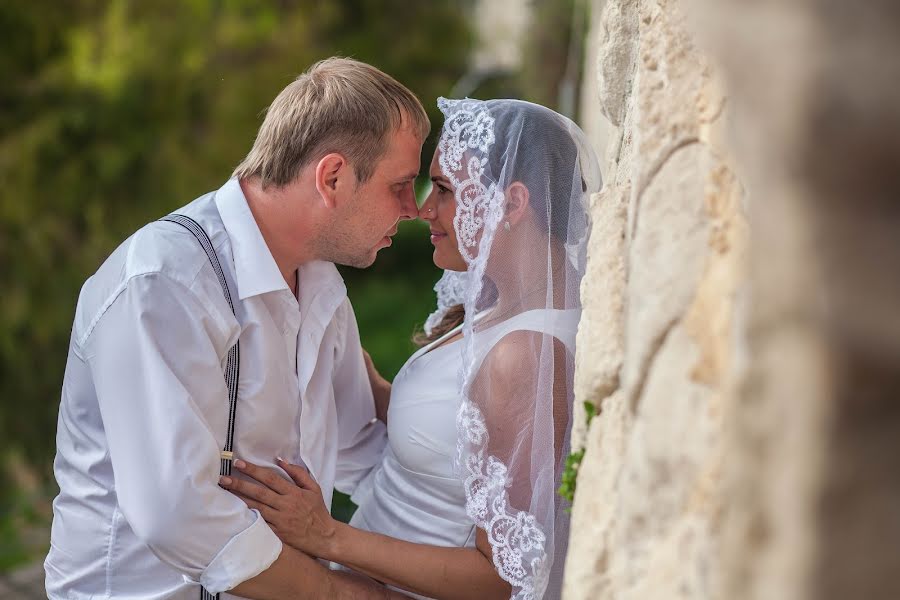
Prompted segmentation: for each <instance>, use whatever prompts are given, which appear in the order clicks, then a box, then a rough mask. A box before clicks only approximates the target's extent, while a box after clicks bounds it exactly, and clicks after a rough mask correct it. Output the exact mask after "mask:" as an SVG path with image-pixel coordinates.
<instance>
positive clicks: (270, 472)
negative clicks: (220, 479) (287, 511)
mask: <svg viewBox="0 0 900 600" xmlns="http://www.w3.org/2000/svg"><path fill="white" fill-rule="evenodd" d="M234 467H235V468H236V469H237V470H238V471H240V472H241V473H243V474H244V475H247V476H249V477H252V478H253V479H255V480H257V481H258V482H260V483H261V484H263V485H265V486H266V487H268V488H269V489H272V490H275V491H276V492H278V493H279V494H288V493H290V492H291V489H292V488H293V487H294V486H293V485H291V484H290V483H289V482H287V481H285V480H284V478H283V477H282V476H281V475H279V474H278V473H277V472H276V471H275V470H274V469H267V468H266V467H260V466H257V465H254V464H253V463H248V462H246V461H243V460H236V461H234Z"/></svg>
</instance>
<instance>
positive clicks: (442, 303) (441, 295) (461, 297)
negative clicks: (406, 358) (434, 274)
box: [423, 271, 469, 335]
mask: <svg viewBox="0 0 900 600" xmlns="http://www.w3.org/2000/svg"><path fill="white" fill-rule="evenodd" d="M468 275H469V274H468V273H465V272H461V271H444V274H443V275H442V276H441V278H440V279H438V281H437V283H435V284H434V291H435V293H436V294H437V309H436V310H435V311H434V312H433V313H431V314H430V315H428V319H426V320H425V326H424V327H423V329H424V330H425V334H426V335H431V332H432V331H434V328H435V327H437V326H438V325H440V323H441V321H442V320H443V319H444V315H446V314H447V311H448V310H450V308H452V307H454V306H456V305H457V304H462V303H463V302H465V297H466V287H467V282H468V280H469V277H468Z"/></svg>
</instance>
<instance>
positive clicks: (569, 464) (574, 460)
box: [557, 402, 597, 502]
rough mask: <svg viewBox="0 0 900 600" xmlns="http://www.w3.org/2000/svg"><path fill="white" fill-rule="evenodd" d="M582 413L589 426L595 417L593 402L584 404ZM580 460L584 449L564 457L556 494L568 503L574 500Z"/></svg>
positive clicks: (595, 409) (595, 410)
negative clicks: (564, 464)
mask: <svg viewBox="0 0 900 600" xmlns="http://www.w3.org/2000/svg"><path fill="white" fill-rule="evenodd" d="M584 412H585V415H586V418H587V423H588V425H590V424H591V420H592V419H593V418H594V417H595V416H597V407H596V406H594V403H593V402H585V403H584ZM582 459H584V448H582V449H581V450H578V451H577V452H572V453H571V454H569V456H567V457H566V466H565V469H563V474H562V478H561V480H560V485H559V489H558V490H557V493H558V494H559V495H560V496H562V497H563V498H565V499H566V500H568V501H569V502H572V501H573V500H574V499H575V484H576V481H577V479H578V468H579V467H580V466H581V461H582Z"/></svg>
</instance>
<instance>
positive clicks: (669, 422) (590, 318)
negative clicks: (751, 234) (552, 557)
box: [564, 0, 747, 599]
mask: <svg viewBox="0 0 900 600" xmlns="http://www.w3.org/2000/svg"><path fill="white" fill-rule="evenodd" d="M600 9H602V16H601V17H600V18H599V20H598V28H599V31H593V32H592V33H591V35H592V36H596V37H595V38H594V40H595V42H594V43H596V44H598V45H599V47H600V52H599V53H598V61H599V62H598V65H597V66H596V73H597V76H598V80H599V93H598V103H597V106H596V107H595V110H597V111H598V112H599V113H601V114H602V115H604V116H605V117H606V118H608V119H609V121H610V123H611V127H612V129H611V132H610V134H609V136H608V139H607V141H606V146H605V152H604V159H603V163H604V175H605V186H606V187H605V188H604V190H603V191H602V192H601V193H600V194H599V195H598V197H596V198H595V199H594V201H593V203H592V210H593V216H594V223H595V229H594V230H593V232H592V239H591V251H590V253H589V259H588V272H589V277H588V278H587V283H586V284H585V286H584V288H583V294H582V295H583V298H584V304H585V312H584V317H583V320H582V325H581V328H580V330H579V338H578V339H579V356H578V371H577V374H576V394H577V396H576V397H577V400H578V402H576V411H577V413H576V414H579V415H580V404H581V401H585V400H586V401H591V402H593V403H594V404H595V405H597V406H598V407H599V409H600V410H599V415H598V416H597V417H596V418H595V419H594V420H593V422H592V424H591V426H590V429H589V431H587V432H585V433H583V432H582V429H579V426H580V423H579V419H576V429H575V434H574V435H573V440H574V443H573V446H574V447H576V448H578V447H581V446H582V445H583V446H584V447H585V448H586V454H585V458H584V462H583V464H582V466H581V469H580V473H579V478H578V488H577V491H576V497H575V503H574V506H573V513H572V518H573V526H572V532H573V533H572V539H571V542H570V549H569V557H568V561H567V571H566V580H565V585H564V596H565V597H566V598H585V599H587V598H590V599H603V598H609V599H612V598H616V599H631V598H685V599H688V598H710V597H715V596H714V591H713V590H714V589H717V588H718V587H720V586H721V585H722V580H721V577H720V544H719V536H718V532H719V531H720V530H721V528H722V525H721V523H722V512H723V506H722V486H723V465H724V462H725V459H724V452H725V449H726V444H725V439H724V436H723V428H724V425H723V423H724V421H725V419H726V416H727V414H728V410H729V407H730V406H731V404H733V399H734V387H735V385H734V377H733V372H734V370H735V369H734V364H735V362H736V358H735V355H736V354H737V353H738V349H739V347H740V344H739V338H740V335H739V329H738V328H737V327H736V326H735V319H736V317H735V314H736V305H737V303H738V298H739V290H740V289H741V287H742V286H743V285H744V284H745V281H746V274H745V271H746V269H745V267H744V261H745V248H746V243H747V242H746V237H747V231H746V229H747V228H746V223H745V217H744V214H743V204H742V203H743V195H744V192H743V189H742V187H741V186H740V184H739V183H738V179H737V177H736V176H735V174H734V172H733V169H732V167H731V166H730V155H729V153H728V151H727V149H726V147H725V144H724V143H723V141H722V138H723V137H724V136H723V135H722V129H723V124H722V121H723V115H724V106H725V97H724V94H723V92H722V91H721V87H720V85H719V82H718V80H717V79H716V78H715V76H714V74H713V72H712V69H711V68H710V66H709V63H708V61H707V60H706V59H705V57H704V56H703V55H702V54H701V53H700V52H698V50H697V48H696V45H695V44H694V42H693V39H692V36H691V34H690V32H689V30H688V24H687V22H686V19H685V17H684V14H683V7H682V5H681V2H677V1H672V0H656V1H650V0H643V1H640V2H633V1H625V0H622V1H617V0H606V1H605V2H602V3H597V5H596V6H595V10H600ZM616 234H618V237H617V235H616Z"/></svg>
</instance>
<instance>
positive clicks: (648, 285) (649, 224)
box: [623, 144, 713, 402]
mask: <svg viewBox="0 0 900 600" xmlns="http://www.w3.org/2000/svg"><path fill="white" fill-rule="evenodd" d="M712 160H713V159H712V156H711V154H710V152H709V151H708V150H707V149H706V148H704V147H703V146H701V145H699V144H692V145H689V146H686V147H684V148H681V149H680V150H678V151H676V152H675V153H674V154H673V155H671V156H670V157H669V159H668V160H667V161H666V163H665V164H663V165H662V166H661V167H660V170H659V171H658V173H657V175H656V177H654V178H653V180H652V181H651V182H650V184H649V185H648V186H647V188H646V189H645V191H644V193H643V194H642V195H641V196H640V197H639V198H638V200H637V205H638V208H637V209H636V216H635V225H634V228H635V229H634V234H633V236H632V240H631V247H630V248H629V258H628V262H629V274H628V277H629V282H628V310H627V314H628V316H627V323H626V358H625V365H624V369H623V383H624V385H625V386H626V388H627V389H628V390H629V394H630V395H631V396H632V399H633V402H637V401H638V398H639V397H640V394H641V389H640V388H641V386H642V385H643V383H644V379H645V377H646V372H647V369H648V368H649V363H650V360H651V358H652V357H653V354H654V353H655V352H656V351H657V349H658V348H659V347H660V345H661V344H662V342H663V340H664V338H665V336H666V334H667V333H668V331H669V330H670V329H671V327H672V326H674V324H675V323H676V322H677V321H678V319H680V318H681V316H682V315H684V313H685V312H686V310H687V308H688V306H689V305H690V302H691V300H692V298H693V297H694V293H695V290H696V287H697V283H698V282H699V280H700V275H701V274H702V272H703V266H704V259H705V256H706V253H707V240H708V238H709V231H708V227H709V223H708V219H707V214H706V209H705V206H704V192H705V182H704V179H703V178H702V175H701V174H703V173H706V172H707V171H708V170H709V169H710V168H711V167H712Z"/></svg>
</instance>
